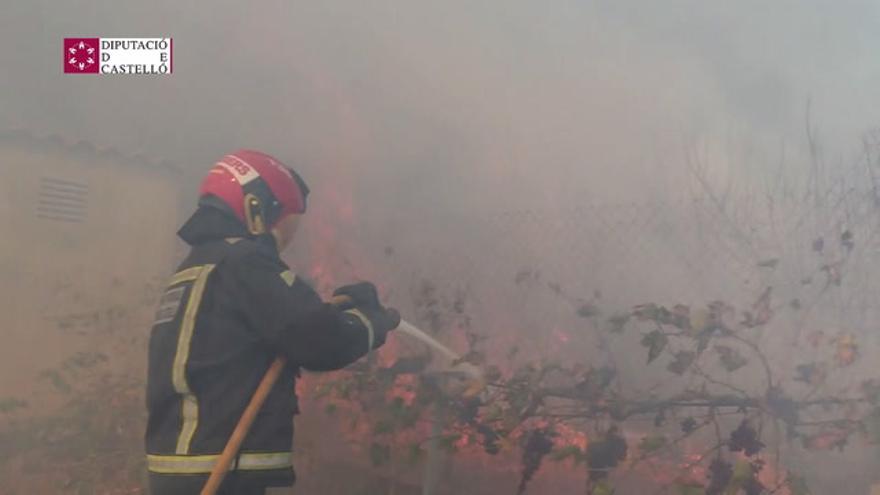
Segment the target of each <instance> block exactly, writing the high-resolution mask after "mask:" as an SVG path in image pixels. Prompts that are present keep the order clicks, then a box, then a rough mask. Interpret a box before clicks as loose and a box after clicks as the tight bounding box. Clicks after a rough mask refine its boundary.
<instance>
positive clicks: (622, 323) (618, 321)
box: [608, 313, 630, 333]
mask: <svg viewBox="0 0 880 495" xmlns="http://www.w3.org/2000/svg"><path fill="white" fill-rule="evenodd" d="M629 318H630V315H629V314H626V313H619V314H616V315H614V316H612V317H610V318H608V331H609V332H611V333H623V331H624V330H625V329H626V324H627V323H628V322H629Z"/></svg>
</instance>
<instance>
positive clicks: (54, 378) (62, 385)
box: [40, 370, 72, 394]
mask: <svg viewBox="0 0 880 495" xmlns="http://www.w3.org/2000/svg"><path fill="white" fill-rule="evenodd" d="M40 376H41V377H42V378H44V379H47V380H49V382H51V383H52V386H54V387H55V388H56V389H58V391H59V392H61V393H64V394H67V393H70V391H71V390H72V387H71V386H70V384H69V383H67V381H66V380H65V379H64V377H62V376H61V373H60V372H59V371H58V370H46V371H44V372H42V373H41V374H40Z"/></svg>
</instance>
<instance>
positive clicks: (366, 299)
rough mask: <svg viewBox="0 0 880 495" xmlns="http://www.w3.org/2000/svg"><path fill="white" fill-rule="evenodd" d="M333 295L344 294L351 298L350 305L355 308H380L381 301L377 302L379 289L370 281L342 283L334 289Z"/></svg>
mask: <svg viewBox="0 0 880 495" xmlns="http://www.w3.org/2000/svg"><path fill="white" fill-rule="evenodd" d="M333 295H334V296H346V297H348V298H349V299H351V305H352V306H354V307H356V308H381V307H382V303H380V302H379V291H378V290H376V286H375V285H373V284H371V283H370V282H358V283H356V284H351V285H344V286H342V287H340V288H338V289H336V290H335V291H333Z"/></svg>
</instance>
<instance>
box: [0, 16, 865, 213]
mask: <svg viewBox="0 0 880 495" xmlns="http://www.w3.org/2000/svg"><path fill="white" fill-rule="evenodd" d="M3 12H4V15H3V16H2V20H0V23H2V25H0V27H2V29H0V40H2V41H3V45H4V46H5V47H7V48H6V49H4V50H2V52H0V66H2V67H3V68H4V70H3V71H2V73H0V108H2V109H3V111H2V112H0V129H2V128H25V129H27V130H30V131H33V132H36V133H44V134H49V133H58V134H61V135H62V136H65V137H67V138H69V139H74V140H76V139H85V140H88V141H92V142H94V143H97V144H100V145H112V146H116V147H119V148H121V149H123V150H126V151H130V152H136V151H142V152H144V153H146V154H148V155H152V156H157V157H161V158H168V159H171V160H174V161H176V162H178V163H180V164H181V165H182V166H184V167H185V168H187V169H188V170H192V171H193V172H194V173H200V172H201V171H202V170H204V169H205V168H206V167H207V166H208V165H209V164H210V163H211V161H212V160H213V159H215V158H216V157H217V156H220V155H222V154H223V153H224V152H226V151H228V149H229V148H234V147H239V146H250V147H257V148H263V149H266V150H268V151H270V152H273V153H275V154H277V155H279V156H281V157H283V158H284V159H286V160H288V161H290V162H292V163H294V164H297V165H298V166H299V167H300V168H301V169H303V170H304V173H305V175H306V176H307V177H310V178H312V181H313V182H315V180H316V179H317V181H320V182H330V181H334V180H341V181H351V184H352V185H353V187H356V188H358V189H359V190H362V191H363V192H364V194H363V195H358V196H357V197H359V198H360V197H367V198H369V197H370V196H374V197H375V196H386V195H389V194H392V195H395V196H399V195H404V196H405V198H406V199H409V198H420V200H421V201H436V202H439V204H441V205H444V206H450V205H454V204H462V203H464V204H467V205H468V206H480V207H481V208H486V207H498V208H501V209H503V208H508V207H513V206H522V205H523V203H526V204H530V205H531V204H534V205H538V206H553V205H560V204H561V205H569V204H572V203H577V202H578V201H579V200H581V199H583V198H584V197H585V196H589V197H594V198H599V199H600V200H606V199H610V198H611V197H615V198H619V197H626V198H636V197H644V196H645V195H661V196H662V195H664V194H667V192H666V191H669V190H670V189H675V188H676V187H677V185H678V184H680V182H681V181H682V180H686V178H687V174H686V173H685V170H684V168H683V167H681V166H680V163H682V152H683V148H685V147H687V146H690V145H692V144H693V143H699V145H700V146H703V147H705V149H708V150H711V153H710V159H712V160H715V161H720V162H725V161H732V162H736V163H734V164H733V165H731V166H733V167H734V168H738V169H743V170H745V171H746V172H747V173H759V172H760V170H761V169H762V168H763V167H764V166H765V165H766V164H767V163H771V162H772V163H775V162H776V161H778V159H779V154H780V149H781V148H782V147H787V150H788V153H789V156H792V155H793V154H796V153H797V151H792V150H798V149H801V150H802V149H803V141H804V128H805V118H806V109H807V106H808V103H809V106H810V108H811V119H812V121H813V122H814V123H815V124H816V125H817V126H818V127H819V128H820V130H821V136H822V138H823V140H824V141H823V142H824V143H825V145H826V150H828V152H829V153H830V154H832V155H834V156H837V155H841V154H845V153H850V152H851V150H852V149H853V148H854V147H855V146H856V144H857V140H858V138H859V136H860V134H861V132H863V131H864V130H865V129H866V128H868V127H870V126H872V125H874V123H875V122H877V120H878V112H880V110H878V109H877V106H876V105H870V104H869V102H871V101H875V100H876V99H877V97H878V96H880V94H878V93H880V84H877V83H878V81H880V62H878V60H877V57H876V47H877V46H878V43H880V34H878V32H877V30H876V29H873V26H876V21H877V20H878V19H877V18H878V9H877V7H876V5H875V4H873V3H872V2H869V1H849V2H835V3H829V2H821V1H787V2H773V3H771V4H767V3H766V2H758V1H746V2H735V3H733V2H724V3H706V2H699V1H692V0H687V1H686V0H674V1H670V2H651V1H626V2H597V1H593V2H585V1H561V2H554V3H552V4H545V3H538V2H526V1H511V2H497V1H496V2H488V1H477V2H463V1H451V2H401V1H390V0H381V1H376V2H369V4H361V3H357V2H343V1H337V0H331V1H327V2H282V1H272V2H265V3H261V4H260V6H259V7H254V6H253V5H250V4H247V3H241V2H231V1H220V2H211V3H210V4H208V3H200V4H191V3H184V4H182V3H180V2H171V1H167V0H163V1H158V2H138V3H134V2H131V3H118V2H112V3H104V2H87V1H82V0H77V1H71V2H62V3H58V2H49V1H45V0H41V1H32V2H24V1H20V0H19V1H10V0H5V2H4V5H3ZM79 35H94V36H172V37H174V45H175V63H174V67H175V74H174V75H173V76H172V77H157V78H142V77H86V76H82V77H80V76H65V75H63V74H61V67H60V64H59V58H60V57H59V56H58V53H59V51H60V46H61V38H63V37H64V36H79ZM743 143H748V147H749V149H753V151H752V152H751V153H750V155H749V156H748V160H746V159H745V158H744V157H742V156H734V157H731V155H733V154H735V153H736V151H735V150H741V149H743V148H744V145H743ZM783 143H787V144H783ZM745 161H748V163H740V162H745ZM450 195H454V197H452V198H451V197H450ZM486 197H491V198H493V201H492V202H487V201H486V200H485V199H484V198H486ZM320 201H321V199H320V198H316V202H317V203H316V204H320ZM387 201H388V203H389V204H388V206H389V207H394V206H397V205H396V204H395V203H394V202H393V201H390V200H387ZM400 201H401V202H402V201H403V198H401V200H400Z"/></svg>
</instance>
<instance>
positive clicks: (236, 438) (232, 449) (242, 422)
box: [201, 296, 484, 495]
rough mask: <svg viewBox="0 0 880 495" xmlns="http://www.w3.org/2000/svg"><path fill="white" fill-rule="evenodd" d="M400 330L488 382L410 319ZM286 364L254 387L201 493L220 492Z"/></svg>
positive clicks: (280, 361)
mask: <svg viewBox="0 0 880 495" xmlns="http://www.w3.org/2000/svg"><path fill="white" fill-rule="evenodd" d="M348 301H349V298H348V297H347V296H337V297H334V298H333V299H331V300H330V303H331V304H333V305H336V306H340V305H343V304H345V303H346V302H348ZM397 331H398V332H400V333H402V334H404V335H407V336H409V337H411V338H414V339H416V340H419V341H420V342H422V343H424V344H426V345H428V346H429V347H430V348H432V349H433V350H435V351H437V352H439V353H440V354H442V355H443V356H444V357H446V358H447V359H449V360H450V361H451V363H452V367H451V370H450V371H452V372H454V373H460V374H462V375H463V376H465V377H467V378H468V379H470V380H471V382H472V385H471V386H470V387H469V390H471V391H473V390H477V389H481V388H482V387H483V386H484V382H483V373H482V371H481V370H480V369H479V368H477V367H476V366H474V365H472V364H470V363H464V362H460V361H461V357H460V356H459V355H458V354H457V353H456V352H455V351H453V350H452V349H450V348H448V347H446V346H445V345H443V344H442V343H440V342H439V341H437V340H436V339H434V338H433V337H431V336H430V335H428V334H427V333H425V332H424V331H422V330H420V329H419V328H418V327H416V326H414V325H412V324H411V323H409V322H407V321H404V320H401V322H400V325H399V326H398V327H397ZM286 364H287V361H286V360H285V359H284V358H282V357H278V358H276V359H275V361H273V362H272V364H271V365H270V366H269V369H268V370H266V374H265V375H263V378H262V380H260V384H259V385H258V386H257V389H256V390H255V391H254V394H253V396H251V400H250V402H249V403H248V405H247V407H246V408H245V410H244V412H243V413H242V415H241V418H239V420H238V424H236V425H235V429H234V430H233V431H232V435H230V436H229V440H228V441H227V442H226V446H225V447H224V448H223V452H221V454H220V457H219V458H218V459H217V463H216V464H214V467H213V468H212V469H211V474H210V475H209V476H208V480H207V481H206V482H205V486H204V487H203V488H202V491H201V495H215V494H216V493H217V490H218V489H219V488H220V485H221V484H222V483H223V479H224V478H225V477H226V474H227V473H228V472H229V468H230V467H231V466H232V462H233V460H235V457H236V456H237V455H238V451H239V449H240V448H241V444H242V442H244V439H245V437H246V436H247V434H248V431H250V429H251V426H252V425H253V423H254V420H255V419H256V417H257V413H258V412H259V411H260V408H262V407H263V403H264V402H265V401H266V398H267V397H268V396H269V392H271V390H272V388H273V387H274V386H275V382H277V381H278V377H279V376H281V371H282V370H283V369H284V366H285V365H286Z"/></svg>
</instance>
